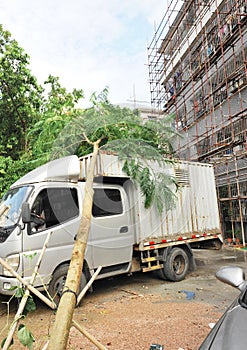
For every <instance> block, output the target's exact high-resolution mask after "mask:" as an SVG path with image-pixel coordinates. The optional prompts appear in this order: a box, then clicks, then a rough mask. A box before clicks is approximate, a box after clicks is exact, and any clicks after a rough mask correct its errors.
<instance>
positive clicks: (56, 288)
mask: <svg viewBox="0 0 247 350" xmlns="http://www.w3.org/2000/svg"><path fill="white" fill-rule="evenodd" d="M68 269H69V265H67V264H66V265H61V266H59V267H58V268H57V269H56V270H55V272H54V274H53V276H52V280H51V282H50V284H49V287H48V293H49V295H50V296H51V297H52V300H53V301H54V302H55V303H56V304H57V305H58V304H59V301H60V299H61V296H62V291H63V288H64V286H65V282H66V277H67V273H68ZM86 284H87V280H86V277H85V275H84V273H83V272H82V275H81V280H80V285H79V292H80V291H81V290H82V289H83V288H84V287H85V285H86Z"/></svg>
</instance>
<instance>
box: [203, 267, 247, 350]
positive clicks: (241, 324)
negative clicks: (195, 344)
mask: <svg viewBox="0 0 247 350" xmlns="http://www.w3.org/2000/svg"><path fill="white" fill-rule="evenodd" d="M216 277H217V278H218V279H219V280H220V281H222V282H224V283H227V284H229V285H231V286H233V287H235V288H237V289H239V290H240V291H241V293H240V295H239V297H237V298H236V299H235V301H234V302H233V303H232V305H231V306H230V307H229V308H228V309H227V310H226V312H225V313H224V314H223V315H222V317H221V318H220V319H219V320H218V322H217V323H216V324H215V326H214V327H213V329H212V330H211V331H210V333H209V334H208V336H207V337H206V339H205V340H204V342H203V343H202V345H201V346H200V348H199V350H246V349H247V342H246V338H245V333H246V329H247V328H246V325H247V282H246V281H245V275H244V272H243V270H242V269H241V268H240V267H234V266H224V267H222V268H221V269H220V270H219V271H218V272H217V273H216Z"/></svg>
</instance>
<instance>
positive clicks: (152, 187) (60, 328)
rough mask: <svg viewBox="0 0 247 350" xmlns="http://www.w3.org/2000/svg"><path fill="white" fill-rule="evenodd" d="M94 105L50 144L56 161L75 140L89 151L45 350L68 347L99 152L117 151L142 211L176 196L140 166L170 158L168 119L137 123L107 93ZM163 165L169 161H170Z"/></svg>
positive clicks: (166, 180) (163, 178) (161, 178)
mask: <svg viewBox="0 0 247 350" xmlns="http://www.w3.org/2000/svg"><path fill="white" fill-rule="evenodd" d="M93 102H94V106H93V107H92V108H91V109H88V110H87V111H85V112H84V113H83V114H82V115H81V116H80V117H78V118H76V119H75V120H73V123H72V124H70V125H69V126H68V128H66V130H65V132H64V133H62V134H61V137H60V139H58V140H57V142H56V143H55V145H54V150H55V157H57V156H58V153H57V151H56V150H58V149H60V150H61V149H63V151H65V152H66V153H63V154H62V155H65V154H71V150H72V149H75V145H77V144H78V140H79V143H80V146H79V148H77V152H80V153H81V152H83V153H90V152H91V153H92V156H91V160H90V164H89V168H88V170H87V179H86V185H85V196H84V202H83V210H82V217H81V222H80V225H79V230H78V233H77V236H76V237H77V238H76V241H75V244H74V249H73V252H72V257H71V261H70V266H69V270H68V274H67V279H66V283H65V288H64V291H63V293H62V297H61V299H60V302H59V305H58V310H57V314H56V319H55V323H54V326H53V330H52V333H51V338H50V341H49V345H48V349H49V350H53V349H61V350H62V349H66V346H67V341H68V336H69V332H70V327H71V324H72V318H73V312H74V308H75V306H76V296H77V293H78V288H79V283H80V278H81V272H82V269H83V260H84V255H85V250H86V245H87V240H88V235H89V230H90V223H91V213H92V204H93V180H94V167H95V164H96V159H97V155H98V152H99V149H100V148H101V149H107V150H111V151H114V152H117V153H118V156H119V157H120V158H121V159H123V160H124V164H125V165H124V170H125V171H126V172H127V173H128V175H129V176H130V177H131V178H133V180H134V181H136V182H138V183H139V184H140V187H141V190H142V193H143V195H144V197H145V206H146V207H149V206H150V205H151V204H152V203H154V202H155V203H156V204H157V206H158V209H159V211H162V209H163V205H166V206H167V207H168V206H169V205H171V203H172V202H173V201H174V193H173V192H172V191H171V190H170V185H171V183H173V184H174V180H173V179H172V178H169V177H167V176H155V177H153V175H152V173H151V172H150V169H148V167H145V165H143V162H142V160H143V159H146V160H148V159H152V160H153V159H155V160H157V161H158V162H161V161H162V162H164V161H165V158H164V156H167V155H171V152H172V147H171V143H170V140H171V137H172V136H173V135H174V130H173V128H172V127H171V119H170V118H164V119H162V120H160V121H157V122H151V123H146V124H143V123H142V121H141V119H140V118H139V117H138V116H136V115H135V114H133V113H132V112H131V111H128V112H127V113H126V111H123V110H122V109H120V108H116V107H113V106H112V105H110V103H109V101H108V99H107V93H106V94H103V95H100V96H99V97H98V98H97V99H95V100H94V101H93ZM112 112H115V113H112ZM68 140H69V141H68ZM64 145H66V147H65V146H64ZM167 161H169V162H170V160H167Z"/></svg>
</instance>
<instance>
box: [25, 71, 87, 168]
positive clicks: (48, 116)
mask: <svg viewBox="0 0 247 350" xmlns="http://www.w3.org/2000/svg"><path fill="white" fill-rule="evenodd" d="M45 84H46V85H47V86H49V87H50V89H49V91H48V97H47V99H44V100H43V105H42V114H41V118H40V119H39V121H38V122H37V123H36V124H34V126H33V127H32V128H31V129H30V131H29V133H28V137H29V138H30V140H31V141H30V143H31V147H32V158H33V159H34V160H35V166H38V165H41V164H43V163H45V162H46V161H47V160H49V158H50V154H51V151H52V148H53V143H54V142H55V140H56V139H57V138H58V137H59V135H60V133H61V132H62V130H63V129H64V128H65V126H66V125H68V124H69V123H70V122H71V120H73V119H74V118H76V117H77V116H78V114H79V110H78V109H76V108H75V106H76V104H77V103H78V102H79V100H80V99H81V98H82V97H83V91H82V90H76V89H74V90H73V91H72V92H71V93H70V92H67V91H66V89H65V88H64V87H62V86H61V84H60V82H59V78H58V77H53V76H51V75H50V76H49V77H48V79H47V81H46V82H45Z"/></svg>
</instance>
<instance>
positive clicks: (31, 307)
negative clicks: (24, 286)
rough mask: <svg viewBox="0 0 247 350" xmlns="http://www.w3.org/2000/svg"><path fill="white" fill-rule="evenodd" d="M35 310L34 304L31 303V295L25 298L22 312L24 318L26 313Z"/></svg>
mask: <svg viewBox="0 0 247 350" xmlns="http://www.w3.org/2000/svg"><path fill="white" fill-rule="evenodd" d="M35 310H36V304H35V302H34V301H33V297H32V296H31V295H29V296H28V298H27V302H26V305H25V309H24V311H23V315H25V316H26V315H27V314H28V312H34V311H35Z"/></svg>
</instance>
